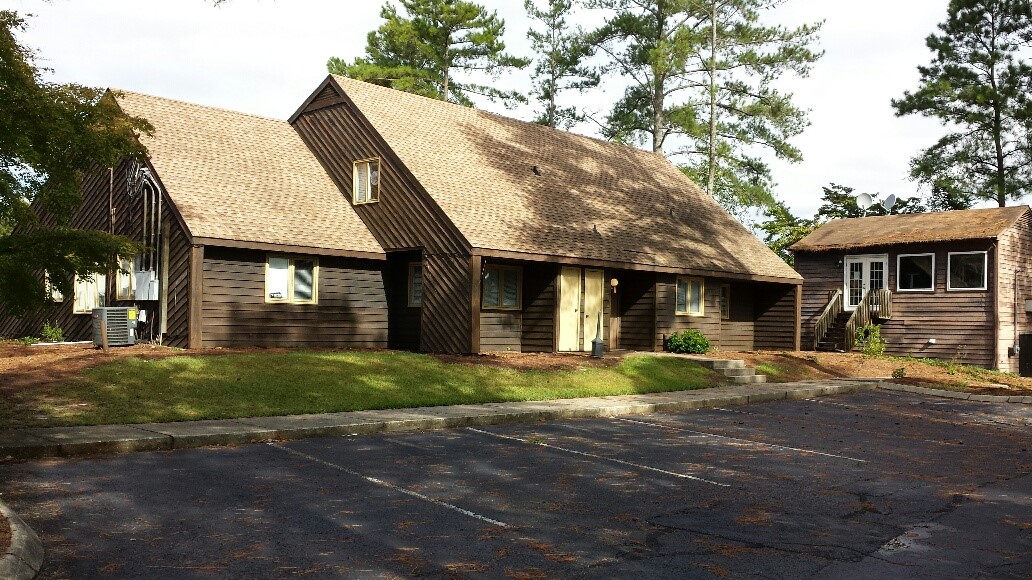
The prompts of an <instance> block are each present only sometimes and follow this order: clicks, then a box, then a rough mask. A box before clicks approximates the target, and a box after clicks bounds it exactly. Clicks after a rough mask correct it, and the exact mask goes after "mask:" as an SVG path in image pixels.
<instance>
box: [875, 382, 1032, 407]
mask: <svg viewBox="0 0 1032 580" xmlns="http://www.w3.org/2000/svg"><path fill="white" fill-rule="evenodd" d="M878 388H879V389H884V390H886V391H899V392H903V393H913V394H915V395H928V396H930V397H941V398H944V399H960V400H962V401H979V402H981V403H1023V404H1025V405H1032V397H1025V396H1009V395H977V394H974V393H963V392H960V391H944V390H942V389H929V388H928V387H915V386H913V385H900V384H897V383H892V382H889V381H879V382H878Z"/></svg>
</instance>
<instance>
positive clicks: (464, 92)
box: [326, 0, 529, 106]
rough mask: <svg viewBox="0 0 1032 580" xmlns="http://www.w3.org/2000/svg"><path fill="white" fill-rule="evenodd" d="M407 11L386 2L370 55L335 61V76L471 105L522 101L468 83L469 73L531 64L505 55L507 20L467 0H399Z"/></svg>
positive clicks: (496, 72)
mask: <svg viewBox="0 0 1032 580" xmlns="http://www.w3.org/2000/svg"><path fill="white" fill-rule="evenodd" d="M400 4H401V7H402V9H403V11H404V13H403V14H399V12H398V9H397V8H395V7H394V5H392V4H391V3H386V4H384V6H383V8H382V9H381V10H380V16H381V17H382V18H383V19H384V23H383V24H382V25H380V27H379V28H378V29H376V30H374V31H372V32H370V33H369V35H368V42H367V45H366V55H365V56H364V57H360V58H356V59H355V60H354V61H353V62H351V63H350V64H349V63H347V62H346V61H344V60H342V59H340V58H337V57H332V58H330V59H329V61H328V62H327V63H326V66H327V68H328V69H329V71H330V72H331V73H334V74H340V75H344V76H347V77H351V78H354V79H358V80H363V81H368V82H372V83H376V84H379V85H383V86H388V87H393V88H395V89H398V90H402V91H407V92H411V93H416V94H419V95H423V96H427V97H432V98H435V99H441V100H446V101H451V102H455V103H460V104H463V105H466V106H472V104H473V102H472V100H471V95H481V96H485V97H488V98H490V99H499V98H500V99H503V100H504V101H505V102H506V103H513V102H522V101H525V100H526V99H525V97H523V96H522V95H520V94H519V93H517V92H515V91H504V90H501V89H498V88H496V87H493V86H487V85H483V84H478V83H476V82H474V81H472V80H467V78H466V77H468V76H469V75H470V74H471V73H472V74H476V73H484V74H487V75H490V76H492V77H493V78H495V79H497V78H498V76H499V75H500V74H501V73H503V72H505V71H506V70H510V69H513V68H523V67H525V66H527V64H529V61H527V60H525V59H521V58H517V57H515V56H512V55H510V54H507V53H506V52H505V43H504V42H503V41H502V35H503V34H504V32H505V22H504V21H503V20H502V19H501V18H499V17H498V14H497V12H488V11H487V9H486V8H484V7H483V6H481V5H479V4H475V3H473V2H468V1H465V0H401V1H400Z"/></svg>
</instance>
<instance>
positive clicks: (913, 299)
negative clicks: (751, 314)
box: [796, 240, 1006, 367]
mask: <svg viewBox="0 0 1032 580" xmlns="http://www.w3.org/2000/svg"><path fill="white" fill-rule="evenodd" d="M972 251H988V252H989V254H988V276H987V278H988V289H987V290H977V291H947V290H946V277H947V268H948V262H947V258H948V254H949V252H972ZM923 253H932V254H934V255H935V289H934V291H932V292H900V291H898V289H897V285H896V267H897V257H898V256H899V254H923ZM857 254H887V255H888V271H887V276H886V283H887V288H889V290H891V291H892V311H893V316H892V319H891V320H887V321H885V322H884V323H883V324H882V327H881V334H882V338H883V339H884V340H885V347H886V353H887V354H890V355H893V356H915V357H929V358H938V359H943V360H952V361H956V362H960V363H966V364H974V365H979V366H985V367H991V366H993V363H994V360H993V346H994V344H993V335H994V331H995V325H996V322H995V320H996V315H995V313H994V312H993V295H994V292H995V290H994V289H995V287H996V283H997V274H996V272H995V271H994V270H995V268H994V264H995V250H994V249H993V246H992V242H991V241H990V240H983V241H974V242H952V243H935V244H910V245H894V246H885V247H880V248H866V249H862V250H857V251H851V252H844V251H836V252H798V253H797V254H796V270H797V271H798V272H799V273H800V274H801V275H802V276H803V278H804V279H805V283H804V285H803V303H802V335H803V341H802V348H804V349H806V350H809V349H812V348H813V330H814V325H815V324H816V322H817V318H818V317H819V316H820V313H821V311H822V310H823V309H824V306H825V305H826V304H827V301H828V295H829V293H830V292H833V291H835V290H841V289H842V285H843V266H842V265H841V264H839V261H841V260H843V258H844V257H845V256H847V255H857ZM1002 302H1004V300H1001V304H1002ZM929 339H935V343H934V344H932V343H929V342H928V341H929ZM1005 355H1006V350H1005V351H1004V356H1005Z"/></svg>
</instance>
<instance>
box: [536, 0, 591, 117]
mask: <svg viewBox="0 0 1032 580" xmlns="http://www.w3.org/2000/svg"><path fill="white" fill-rule="evenodd" d="M547 1H548V6H547V8H546V9H545V10H542V9H539V8H538V7H537V5H536V3H535V2H534V0H525V1H524V4H523V6H524V8H525V9H526V11H527V15H528V16H530V18H531V19H532V20H534V21H536V22H539V23H540V24H541V25H542V29H541V30H535V29H533V28H532V29H530V30H528V31H527V38H529V39H530V45H531V48H533V49H534V52H535V53H536V54H537V55H538V57H537V60H536V62H535V64H534V75H533V80H534V86H533V88H532V89H531V91H530V94H531V96H532V97H533V98H534V99H535V100H536V101H538V103H539V104H540V106H541V110H540V111H538V113H537V116H536V118H535V119H534V121H535V122H537V123H540V124H542V125H548V126H549V127H561V128H567V129H568V128H569V127H571V126H572V125H574V124H575V123H578V122H580V121H582V120H583V119H584V115H583V113H582V112H581V111H580V110H579V109H578V107H573V106H570V107H563V106H560V105H559V104H558V99H559V95H560V94H562V93H566V92H571V91H572V92H576V93H583V92H584V91H585V90H587V89H590V88H594V87H596V86H598V83H599V75H598V71H596V70H594V69H592V68H591V67H589V66H587V65H585V64H584V59H585V58H587V57H588V56H590V55H591V54H592V52H593V51H592V47H591V45H590V44H588V43H587V42H585V40H584V33H583V31H582V30H581V29H580V27H576V28H571V27H570V24H569V22H568V21H567V19H568V18H569V17H570V14H571V12H572V11H573V7H574V3H573V0H547Z"/></svg>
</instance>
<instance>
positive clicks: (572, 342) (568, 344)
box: [559, 266, 605, 352]
mask: <svg viewBox="0 0 1032 580" xmlns="http://www.w3.org/2000/svg"><path fill="white" fill-rule="evenodd" d="M604 278H605V276H604V275H603V272H602V270H586V269H582V268H573V267H569V266H565V267H563V269H562V271H561V272H560V274H559V351H560V352H576V351H590V350H591V341H592V340H594V338H595V336H596V335H597V334H598V324H599V318H600V317H601V315H602V303H603V300H604V298H605V295H604V294H603V286H604V284H603V282H604Z"/></svg>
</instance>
